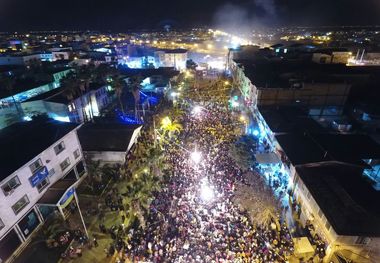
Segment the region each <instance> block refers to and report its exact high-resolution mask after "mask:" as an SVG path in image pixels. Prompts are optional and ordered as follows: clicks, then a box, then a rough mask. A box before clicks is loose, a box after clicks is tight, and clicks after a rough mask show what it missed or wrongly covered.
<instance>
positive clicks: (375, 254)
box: [293, 162, 380, 263]
mask: <svg viewBox="0 0 380 263" xmlns="http://www.w3.org/2000/svg"><path fill="white" fill-rule="evenodd" d="M293 189H294V196H295V197H296V198H297V200H299V203H300V207H301V214H300V217H301V221H302V222H304V223H305V222H306V220H309V221H310V222H311V223H312V224H313V225H314V227H315V229H316V230H317V232H318V235H320V236H321V237H323V238H324V239H325V240H326V241H327V243H328V247H327V251H326V252H327V258H329V259H330V260H332V259H335V258H336V257H337V256H339V257H341V258H344V259H349V260H352V262H361V263H369V262H378V261H379V260H380V250H379V247H380V209H379V206H378V203H377V202H374V201H375V200H380V192H379V191H376V190H375V189H373V187H372V186H371V184H370V183H369V182H368V181H366V180H365V177H363V176H362V169H360V168H358V167H356V166H352V165H347V164H342V163H337V162H326V163H321V164H310V165H303V166H300V167H297V168H296V177H295V181H294V186H293Z"/></svg>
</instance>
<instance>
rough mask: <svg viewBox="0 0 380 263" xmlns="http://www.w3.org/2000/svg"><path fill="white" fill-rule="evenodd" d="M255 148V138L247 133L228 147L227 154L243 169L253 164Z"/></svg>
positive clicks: (247, 168)
mask: <svg viewBox="0 0 380 263" xmlns="http://www.w3.org/2000/svg"><path fill="white" fill-rule="evenodd" d="M256 149H257V140H256V139H255V138H253V137H252V136H249V135H243V136H241V137H240V138H239V139H238V140H237V141H236V142H235V143H233V144H232V145H231V147H230V151H229V155H230V157H231V158H232V159H233V160H234V161H235V162H236V164H237V165H238V166H239V167H240V168H241V169H243V170H244V171H246V170H249V169H250V168H251V167H252V166H253V165H254V164H255V161H256V160H255V157H254V154H255V152H256Z"/></svg>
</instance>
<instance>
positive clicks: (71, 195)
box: [59, 187, 75, 209]
mask: <svg viewBox="0 0 380 263" xmlns="http://www.w3.org/2000/svg"><path fill="white" fill-rule="evenodd" d="M74 192H75V188H74V187H71V188H70V189H69V190H68V191H67V192H66V194H65V195H64V196H63V197H62V198H61V201H60V202H59V206H60V207H61V208H62V209H64V208H65V207H66V206H68V205H69V204H70V202H71V200H73V198H74Z"/></svg>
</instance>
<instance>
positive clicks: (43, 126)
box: [0, 119, 78, 180]
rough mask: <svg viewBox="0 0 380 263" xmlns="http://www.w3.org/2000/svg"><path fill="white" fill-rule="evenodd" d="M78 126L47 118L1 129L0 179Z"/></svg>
mask: <svg viewBox="0 0 380 263" xmlns="http://www.w3.org/2000/svg"><path fill="white" fill-rule="evenodd" d="M77 126H78V125H77V124H74V123H65V122H58V121H54V120H50V119H47V120H34V121H29V122H19V123H15V124H12V125H11V126H8V127H6V128H4V129H2V130H0V159H1V165H0V180H3V179H4V178H6V177H7V176H9V175H10V174H12V173H13V172H14V171H16V170H17V169H19V168H20V167H22V166H23V165H25V164H26V163H27V162H29V161H30V160H32V159H33V158H34V157H36V156H37V155H38V154H40V153H41V152H43V151H44V150H46V149H47V148H49V147H50V146H51V145H52V144H54V143H55V142H56V141H57V140H59V139H60V138H62V137H63V136H65V135H66V134H67V133H69V132H70V131H72V130H73V129H75V128H76V127H77Z"/></svg>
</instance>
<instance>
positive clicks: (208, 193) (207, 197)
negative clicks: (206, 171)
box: [201, 182, 214, 202]
mask: <svg viewBox="0 0 380 263" xmlns="http://www.w3.org/2000/svg"><path fill="white" fill-rule="evenodd" d="M213 198H214V191H213V189H212V188H211V187H210V186H209V185H208V184H207V183H206V182H204V183H202V186H201V199H202V200H203V201H205V202H210V201H211V200H212V199H213Z"/></svg>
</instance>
